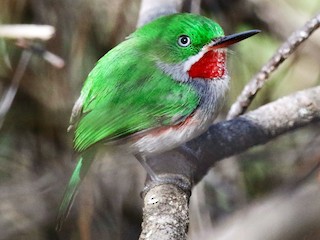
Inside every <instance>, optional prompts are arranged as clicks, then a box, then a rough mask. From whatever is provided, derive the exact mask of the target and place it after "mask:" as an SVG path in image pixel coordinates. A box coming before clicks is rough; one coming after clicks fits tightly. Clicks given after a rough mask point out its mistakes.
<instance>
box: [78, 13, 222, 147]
mask: <svg viewBox="0 0 320 240" xmlns="http://www.w3.org/2000/svg"><path fill="white" fill-rule="evenodd" d="M181 34H189V35H190V36H192V43H193V44H192V45H191V46H190V47H188V48H183V49H182V48H181V47H180V46H178V44H177V38H178V37H179V36H180V35H181ZM222 34H223V31H222V30H221V28H220V26H219V25H218V24H216V23H214V22H212V21H211V20H209V19H206V18H203V17H200V16H196V15H192V14H176V15H171V16H169V17H163V18H160V19H158V20H156V21H153V22H151V23H150V24H148V25H145V27H142V28H140V29H138V30H137V31H136V32H135V33H133V34H132V35H131V36H130V37H129V38H128V39H127V40H126V41H124V42H122V43H121V44H119V45H118V46H117V47H115V48H113V49H112V50H111V51H109V52H108V53H107V54H106V55H105V56H103V57H102V58H101V59H100V60H99V61H98V63H97V65H96V66H95V67H94V69H93V70H92V71H91V73H90V74H89V76H88V78H87V80H86V81H85V83H84V86H83V89H82V91H81V98H82V99H83V106H82V112H81V113H80V114H81V116H80V118H79V119H80V120H79V121H78V123H77V125H76V130H75V139H74V141H75V149H76V150H78V151H83V150H85V149H87V148H88V147H90V146H91V145H93V144H95V143H97V142H99V141H101V140H104V141H112V140H115V139H119V138H122V137H125V136H128V135H130V134H133V133H136V132H139V131H143V130H147V129H152V128H156V127H160V126H167V125H173V124H177V123H178V122H179V119H180V120H181V119H183V118H184V117H186V116H188V115H190V114H191V113H192V112H193V111H194V110H195V109H196V108H197V106H198V104H199V101H200V99H199V96H198V94H197V92H196V90H195V89H194V88H193V87H192V86H191V85H189V84H188V83H181V82H178V81H176V80H174V79H172V78H171V77H170V76H168V75H166V74H164V73H163V72H162V70H160V69H159V68H158V67H157V65H156V62H157V61H161V62H165V63H170V64H171V63H172V64H174V63H179V62H182V61H185V60H187V58H188V57H190V56H192V55H194V54H196V53H197V52H198V51H199V50H200V49H201V48H202V46H203V45H204V44H207V43H208V42H210V41H211V40H212V38H214V37H217V36H221V35H222Z"/></svg>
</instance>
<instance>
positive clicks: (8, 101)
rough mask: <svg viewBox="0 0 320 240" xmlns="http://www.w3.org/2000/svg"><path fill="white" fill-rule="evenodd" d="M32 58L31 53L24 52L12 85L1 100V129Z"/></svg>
mask: <svg viewBox="0 0 320 240" xmlns="http://www.w3.org/2000/svg"><path fill="white" fill-rule="evenodd" d="M31 56H32V52H31V51H28V50H23V52H22V53H21V57H20V60H19V63H18V66H17V69H16V71H15V73H14V75H13V78H12V81H11V85H10V87H9V88H8V90H7V91H6V93H5V94H4V95H3V97H2V98H1V100H0V128H1V127H2V125H3V122H4V120H5V117H6V115H7V113H8V111H9V109H10V107H11V105H12V102H13V99H14V97H15V96H16V93H17V90H18V87H19V84H20V81H21V79H22V76H23V74H24V73H25V71H26V68H27V66H28V63H29V61H30V59H31Z"/></svg>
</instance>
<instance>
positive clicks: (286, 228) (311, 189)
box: [192, 183, 320, 240]
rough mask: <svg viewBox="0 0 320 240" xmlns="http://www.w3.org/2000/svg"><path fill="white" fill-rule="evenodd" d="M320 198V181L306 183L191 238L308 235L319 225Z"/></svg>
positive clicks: (262, 239) (264, 239) (295, 239)
mask: <svg viewBox="0 0 320 240" xmlns="http://www.w3.org/2000/svg"><path fill="white" fill-rule="evenodd" d="M319 198H320V186H319V184H314V183H313V184H310V183H309V184H305V185H303V186H301V187H300V188H298V189H296V190H295V191H289V192H288V191H285V192H282V193H278V194H276V195H274V196H271V197H269V198H267V199H265V200H263V201H262V202H259V203H256V204H253V205H251V206H250V207H249V208H246V209H244V210H242V211H239V212H238V213H236V214H235V215H233V216H232V217H231V218H228V219H227V220H225V221H223V222H221V223H220V224H219V225H218V226H216V227H214V228H213V229H208V230H207V231H204V232H202V233H200V234H199V235H196V236H194V237H193V238H192V239H203V240H207V239H208V240H209V239H216V240H218V239H223V240H233V239H246V240H256V239H259V240H278V239H281V240H300V239H305V238H306V235H308V234H310V231H315V230H316V229H318V228H319V224H318V223H319V219H320V218H319V216H320V205H319ZM262 216H263V217H262ZM310 239H312V238H310ZM313 239H314V238H313Z"/></svg>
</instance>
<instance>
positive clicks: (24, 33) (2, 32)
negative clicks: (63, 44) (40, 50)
mask: <svg viewBox="0 0 320 240" xmlns="http://www.w3.org/2000/svg"><path fill="white" fill-rule="evenodd" d="M54 33H55V29H54V27H53V26H49V25H34V24H8V25H1V26H0V38H1V37H2V38H13V39H20V38H24V39H41V40H43V41H46V40H49V39H50V38H52V37H53V35H54Z"/></svg>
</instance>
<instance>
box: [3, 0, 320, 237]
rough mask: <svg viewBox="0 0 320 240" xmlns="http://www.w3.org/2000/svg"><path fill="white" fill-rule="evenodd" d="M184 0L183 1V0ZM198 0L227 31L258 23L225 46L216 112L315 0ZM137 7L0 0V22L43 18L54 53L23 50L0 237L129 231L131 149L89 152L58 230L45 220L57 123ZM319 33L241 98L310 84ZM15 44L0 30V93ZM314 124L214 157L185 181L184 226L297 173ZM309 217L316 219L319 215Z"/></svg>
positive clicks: (101, 0) (58, 167) (63, 159)
mask: <svg viewBox="0 0 320 240" xmlns="http://www.w3.org/2000/svg"><path fill="white" fill-rule="evenodd" d="M186 2H187V3H186V6H185V7H186V9H187V8H188V7H189V6H188V4H190V2H191V1H186ZM199 2H200V1H193V2H192V4H191V5H192V9H193V10H194V11H195V12H199V13H201V14H203V15H205V16H208V17H210V18H212V19H214V20H216V21H217V22H219V23H220V24H221V25H222V26H223V28H224V29H225V32H226V33H227V34H230V33H234V32H237V31H242V30H245V29H261V30H262V31H263V32H262V33H261V34H259V35H257V36H256V37H254V38H250V39H248V40H246V41H245V42H243V43H241V44H238V45H236V46H235V47H233V48H232V49H231V50H230V51H229V72H230V74H231V76H232V84H231V91H230V95H229V99H228V103H227V104H226V106H225V108H224V111H223V113H222V114H221V117H220V120H222V119H224V117H225V115H226V113H227V111H228V109H229V107H230V105H231V104H232V102H234V101H235V99H236V97H237V95H238V94H239V93H240V92H241V90H242V88H243V86H244V85H245V84H246V82H248V81H249V79H250V78H251V77H252V76H253V75H254V73H255V72H257V71H258V70H259V69H260V68H261V66H262V65H263V64H264V63H265V62H266V61H267V60H268V59H269V58H270V57H271V56H272V54H273V53H274V52H275V50H276V49H277V48H278V47H279V46H280V44H281V43H282V42H283V41H284V40H286V38H287V37H288V36H289V35H290V33H292V32H293V31H294V30H296V29H298V28H299V27H301V26H302V25H303V24H304V23H305V22H306V21H307V20H308V19H310V18H311V17H313V16H314V15H315V14H316V13H317V12H318V11H319V9H320V2H319V1H314V0H305V1H299V0H277V1H269V0H234V1H230V0H203V1H201V4H200V5H199ZM139 7H140V1H139V0H131V1H129V0H91V1H89V0H77V1H76V0H2V1H0V9H1V10H0V24H17V23H29V24H30V23H32V24H49V25H52V26H54V27H55V29H56V34H55V36H54V37H53V38H52V39H50V40H49V41H46V42H37V44H40V46H42V47H43V48H45V49H46V50H48V51H50V52H52V53H54V54H56V55H58V56H60V57H61V58H62V59H63V60H64V61H65V66H64V67H63V68H56V67H54V66H52V65H51V64H49V63H48V62H46V61H44V59H43V58H41V57H39V56H37V55H33V56H32V57H31V60H30V62H29V63H28V65H27V68H26V70H25V71H24V73H23V77H22V79H21V82H20V85H19V89H18V92H17V95H16V96H15V99H14V101H13V104H12V106H11V107H10V109H9V111H8V114H7V115H6V116H5V120H4V122H3V125H2V127H1V129H0V131H1V134H0V239H33V240H37V239H39V240H44V239H81V240H84V239H102V238H103V239H137V238H138V236H139V233H140V228H141V227H140V225H141V220H142V210H141V208H142V199H141V198H140V191H141V190H142V188H143V183H144V178H145V173H144V171H143V169H142V168H141V167H140V165H139V163H138V162H137V161H136V160H135V159H133V158H128V157H123V156H117V155H112V154H111V155H109V156H104V157H103V160H101V161H96V163H95V165H94V166H93V168H92V170H91V172H90V175H89V176H88V179H87V180H86V182H85V184H83V186H82V188H81V192H80V194H79V195H78V197H77V199H76V201H75V204H74V207H73V208H72V210H71V213H70V215H69V218H68V220H67V221H66V223H65V225H64V227H63V229H62V231H61V232H56V231H55V224H56V221H55V218H56V215H57V210H58V206H59V203H60V200H61V197H62V194H63V192H64V189H65V186H66V184H67V181H68V180H69V177H70V174H71V172H72V170H73V168H74V166H75V163H76V161H75V160H76V155H75V154H74V153H73V150H72V134H68V133H67V132H66V129H67V127H68V122H69V116H70V113H71V108H72V106H73V103H74V102H75V100H76V99H77V97H78V96H79V92H80V89H81V86H82V83H83V81H84V80H85V78H86V76H87V74H88V73H89V72H90V70H91V69H92V67H93V66H94V64H95V62H96V61H97V60H98V59H99V58H100V57H101V56H103V55H104V54H105V53H106V52H107V51H108V50H110V49H111V48H112V47H114V46H115V45H116V44H117V43H119V42H121V41H122V40H123V39H124V38H125V37H126V36H127V35H129V34H130V33H131V32H133V31H134V30H135V26H136V23H137V19H138V13H139ZM319 39H320V34H319V33H315V34H314V35H312V37H311V38H310V39H308V41H307V42H306V43H304V44H303V45H302V46H301V47H300V48H299V50H298V51H297V52H296V53H295V54H293V56H291V57H290V58H289V59H288V60H287V61H286V62H285V63H284V64H283V65H282V66H281V67H280V69H279V70H277V71H276V73H275V74H273V75H272V76H271V79H270V80H269V82H268V83H267V85H266V86H265V87H264V89H263V90H262V91H261V92H260V93H259V95H258V97H257V98H256V99H255V100H254V102H253V104H252V106H251V108H252V109H254V108H257V107H259V106H261V105H263V104H266V103H268V102H270V101H272V100H275V99H277V98H279V97H281V96H285V95H287V94H289V93H292V92H295V91H298V90H302V89H306V88H309V87H313V86H316V85H319V83H320V77H319V76H320V75H319V74H320V54H319V53H320V40H319ZM22 52H23V49H22V48H21V47H19V46H17V44H16V41H15V40H8V39H4V38H2V39H0V93H1V96H3V95H4V94H5V92H6V91H7V89H8V87H9V86H10V84H11V82H12V79H13V76H14V74H15V72H16V71H17V68H18V65H19V61H20V59H21V56H22ZM0 103H2V104H3V101H2V102H0ZM319 133H320V131H319V124H313V125H310V126H308V127H306V128H303V129H300V130H298V131H295V132H292V133H289V134H286V135H285V136H282V137H279V138H278V139H276V140H274V141H272V142H270V143H268V144H266V145H264V146H259V147H255V148H252V149H251V150H250V151H247V152H245V153H242V154H240V155H238V156H234V157H232V158H230V159H225V160H223V161H221V162H220V163H218V164H217V165H216V166H215V167H214V168H213V169H212V171H211V172H210V173H209V174H208V175H207V177H206V178H205V179H204V180H203V181H202V182H201V183H199V184H198V185H197V186H196V187H195V189H194V192H193V196H192V199H191V213H190V216H191V225H190V232H191V233H192V232H198V231H201V229H203V228H204V227H210V226H211V225H212V226H213V225H215V223H217V222H219V221H222V220H223V219H225V218H226V217H230V216H231V215H232V213H233V212H235V211H236V210H238V209H241V208H243V207H248V206H250V203H252V202H253V201H259V200H260V199H264V198H265V197H267V196H268V195H270V194H272V193H274V192H275V191H278V190H279V189H283V188H286V187H288V186H294V185H296V184H297V183H298V182H299V181H300V180H301V179H305V176H308V173H309V172H310V171H311V170H312V169H313V168H315V167H316V166H317V164H319V161H320V148H319V146H320V135H319ZM315 179H316V177H315V176H314V175H312V176H311V177H309V178H307V179H306V181H315ZM318 223H319V225H318V229H320V218H319V221H318ZM297 239H298V238H297ZM299 239H320V231H319V230H317V228H315V229H310V231H309V232H308V238H299Z"/></svg>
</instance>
